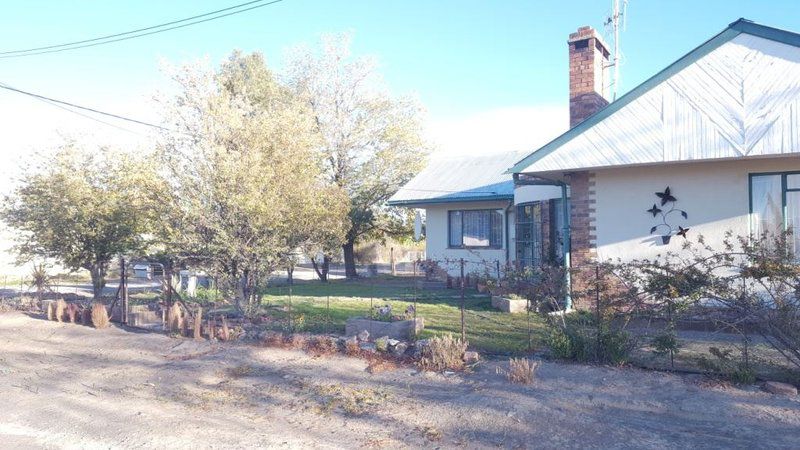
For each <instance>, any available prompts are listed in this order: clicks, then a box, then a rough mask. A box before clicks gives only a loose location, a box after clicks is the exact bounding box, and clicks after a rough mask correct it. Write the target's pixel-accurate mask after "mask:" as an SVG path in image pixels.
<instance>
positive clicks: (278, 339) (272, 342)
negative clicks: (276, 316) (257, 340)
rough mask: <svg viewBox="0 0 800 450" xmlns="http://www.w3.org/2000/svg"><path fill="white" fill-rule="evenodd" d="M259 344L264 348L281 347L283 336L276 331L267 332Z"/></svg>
mask: <svg viewBox="0 0 800 450" xmlns="http://www.w3.org/2000/svg"><path fill="white" fill-rule="evenodd" d="M261 344H262V345H264V346H266V347H283V346H284V343H283V334H281V333H278V332H277V331H267V332H266V334H265V335H264V338H263V339H262V340H261Z"/></svg>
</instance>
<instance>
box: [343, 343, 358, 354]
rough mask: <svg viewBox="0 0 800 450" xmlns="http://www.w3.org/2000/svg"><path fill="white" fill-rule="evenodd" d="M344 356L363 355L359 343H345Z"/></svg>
mask: <svg viewBox="0 0 800 450" xmlns="http://www.w3.org/2000/svg"><path fill="white" fill-rule="evenodd" d="M344 354H345V355H347V356H359V355H361V347H360V346H359V345H358V341H356V340H351V339H348V340H347V341H346V342H345V343H344Z"/></svg>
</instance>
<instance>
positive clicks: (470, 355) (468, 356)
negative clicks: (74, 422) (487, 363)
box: [463, 351, 481, 364]
mask: <svg viewBox="0 0 800 450" xmlns="http://www.w3.org/2000/svg"><path fill="white" fill-rule="evenodd" d="M463 359H464V362H465V363H467V364H475V363H476V362H478V361H480V359H481V355H479V354H478V352H472V351H469V352H464V358H463Z"/></svg>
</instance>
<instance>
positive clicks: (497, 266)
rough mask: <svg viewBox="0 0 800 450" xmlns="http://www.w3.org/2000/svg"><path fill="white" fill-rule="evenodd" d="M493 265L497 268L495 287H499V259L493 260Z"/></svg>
mask: <svg viewBox="0 0 800 450" xmlns="http://www.w3.org/2000/svg"><path fill="white" fill-rule="evenodd" d="M494 263H495V266H496V268H497V287H500V286H501V283H502V281H500V280H501V278H500V260H499V259H495V260H494Z"/></svg>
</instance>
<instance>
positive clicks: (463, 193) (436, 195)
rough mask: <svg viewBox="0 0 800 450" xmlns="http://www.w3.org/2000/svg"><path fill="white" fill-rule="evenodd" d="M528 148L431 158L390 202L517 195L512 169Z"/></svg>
mask: <svg viewBox="0 0 800 450" xmlns="http://www.w3.org/2000/svg"><path fill="white" fill-rule="evenodd" d="M525 154H527V152H510V153H500V154H493V155H486V156H479V157H461V158H453V159H439V160H433V161H431V162H430V163H429V164H428V166H427V167H426V168H425V169H424V170H423V171H422V172H420V173H419V174H418V175H417V176H415V177H414V178H412V179H411V181H409V182H408V183H406V185H405V186H403V187H402V188H401V189H400V190H399V191H397V193H395V194H394V195H393V196H392V198H391V199H389V204H390V205H395V206H412V205H419V204H430V203H449V202H463V201H481V200H503V199H512V198H514V180H513V178H512V175H511V174H507V173H505V172H506V169H508V168H509V167H510V166H511V165H512V164H514V162H516V161H518V160H519V159H520V158H521V157H522V156H524V155H525Z"/></svg>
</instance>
